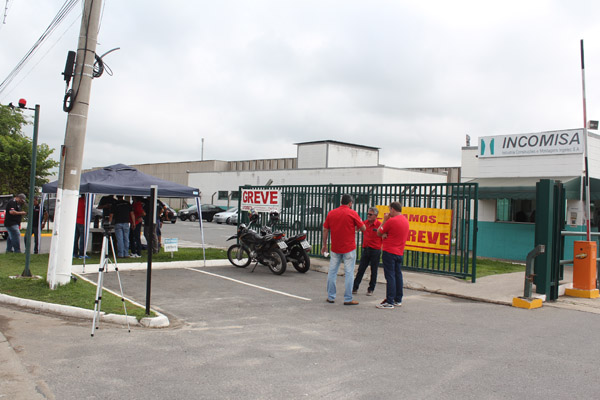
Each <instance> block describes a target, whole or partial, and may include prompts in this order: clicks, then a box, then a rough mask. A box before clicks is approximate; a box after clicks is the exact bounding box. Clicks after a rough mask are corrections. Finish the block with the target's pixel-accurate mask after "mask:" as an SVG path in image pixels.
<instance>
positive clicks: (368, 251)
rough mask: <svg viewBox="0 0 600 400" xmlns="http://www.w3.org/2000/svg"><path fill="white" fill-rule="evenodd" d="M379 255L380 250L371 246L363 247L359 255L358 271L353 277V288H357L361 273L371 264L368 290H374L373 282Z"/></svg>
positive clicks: (375, 279)
mask: <svg viewBox="0 0 600 400" xmlns="http://www.w3.org/2000/svg"><path fill="white" fill-rule="evenodd" d="M380 257H381V250H379V249H374V248H372V247H363V249H362V256H361V257H360V264H359V265H358V272H357V273H356V277H355V278H354V290H358V287H359V286H360V282H361V281H362V278H363V275H364V274H365V271H366V270H367V267H368V266H369V265H370V266H371V279H370V280H369V292H372V291H374V290H375V284H376V283H377V268H379V258H380Z"/></svg>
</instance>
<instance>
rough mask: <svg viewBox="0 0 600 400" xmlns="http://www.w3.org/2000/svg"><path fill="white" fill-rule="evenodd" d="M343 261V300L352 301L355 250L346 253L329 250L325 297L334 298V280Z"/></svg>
mask: <svg viewBox="0 0 600 400" xmlns="http://www.w3.org/2000/svg"><path fill="white" fill-rule="evenodd" d="M342 261H343V262H344V302H349V301H352V286H353V285H354V264H355V263H356V250H352V251H351V252H348V253H334V252H333V251H332V252H331V259H330V260H329V272H328V273H327V298H328V299H329V300H335V292H336V290H335V281H336V280H337V273H338V269H340V264H341V263H342Z"/></svg>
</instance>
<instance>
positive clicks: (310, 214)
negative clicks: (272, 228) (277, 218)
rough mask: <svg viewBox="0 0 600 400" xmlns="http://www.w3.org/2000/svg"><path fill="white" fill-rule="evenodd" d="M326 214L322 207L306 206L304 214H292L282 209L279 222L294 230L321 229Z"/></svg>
mask: <svg viewBox="0 0 600 400" xmlns="http://www.w3.org/2000/svg"><path fill="white" fill-rule="evenodd" d="M326 216H327V214H326V213H324V212H323V208H322V207H307V208H306V211H305V213H304V214H293V213H289V212H286V211H285V210H284V211H283V212H282V214H281V223H282V224H283V225H285V226H289V227H291V228H293V229H295V230H303V229H309V230H311V229H321V227H322V226H323V222H325V217H326Z"/></svg>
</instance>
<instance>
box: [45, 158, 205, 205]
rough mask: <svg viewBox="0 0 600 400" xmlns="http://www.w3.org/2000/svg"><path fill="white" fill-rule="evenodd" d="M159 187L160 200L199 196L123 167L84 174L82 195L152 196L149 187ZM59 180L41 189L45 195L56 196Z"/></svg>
mask: <svg viewBox="0 0 600 400" xmlns="http://www.w3.org/2000/svg"><path fill="white" fill-rule="evenodd" d="M152 185H156V186H158V193H157V196H158V197H180V198H189V197H198V196H199V195H200V191H199V190H198V189H196V188H191V187H189V186H185V185H180V184H178V183H174V182H170V181H166V180H164V179H159V178H156V177H154V176H152V175H148V174H144V173H143V172H140V171H138V170H137V169H135V168H133V167H130V166H128V165H124V164H115V165H111V166H109V167H105V168H101V169H97V170H94V171H89V172H85V173H83V174H81V184H80V186H79V193H81V194H83V193H94V194H100V193H101V194H121V195H123V196H149V195H150V186H152ZM57 188H58V181H54V182H50V183H46V184H45V185H43V186H42V192H43V193H56V190H57Z"/></svg>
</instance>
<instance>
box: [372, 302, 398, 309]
mask: <svg viewBox="0 0 600 400" xmlns="http://www.w3.org/2000/svg"><path fill="white" fill-rule="evenodd" d="M375 307H377V308H382V309H384V310H385V309H388V310H391V309H393V308H394V306H393V305H392V304H390V303H388V302H387V301H385V300H384V301H382V302H381V303H379V304H377V305H376V306H375Z"/></svg>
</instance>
